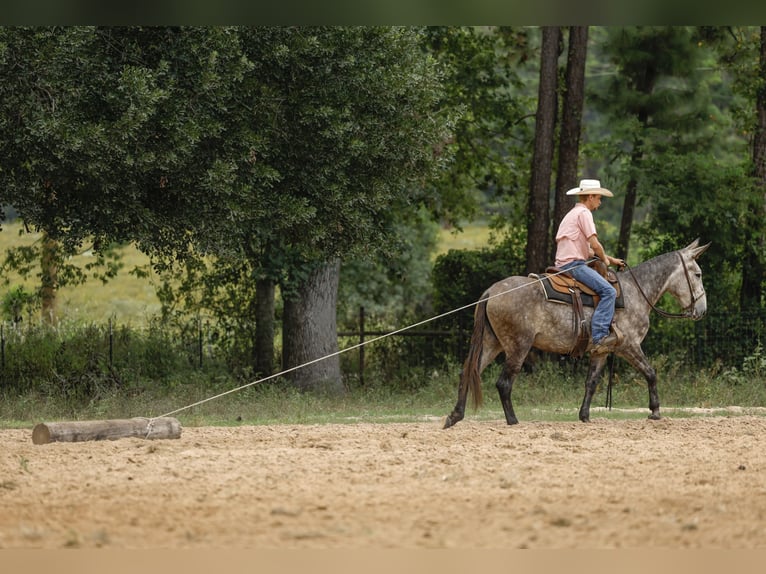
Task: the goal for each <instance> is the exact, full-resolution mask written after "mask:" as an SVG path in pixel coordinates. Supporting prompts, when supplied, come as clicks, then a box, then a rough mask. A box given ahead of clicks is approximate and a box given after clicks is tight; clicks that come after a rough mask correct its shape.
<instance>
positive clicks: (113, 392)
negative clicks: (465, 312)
mask: <svg viewBox="0 0 766 574" xmlns="http://www.w3.org/2000/svg"><path fill="white" fill-rule="evenodd" d="M654 362H655V364H656V365H657V367H658V369H657V370H658V374H659V393H660V401H661V404H662V412H663V414H664V415H665V416H671V417H676V418H680V417H692V416H709V415H716V414H729V415H736V414H766V413H763V412H762V411H763V409H762V408H761V407H762V405H765V404H766V376H764V375H759V376H758V377H755V376H753V374H749V375H748V374H744V373H740V375H744V376H741V377H732V376H726V375H725V373H717V372H715V371H712V370H708V371H701V372H699V373H691V372H689V371H688V370H686V371H683V370H682V369H680V368H678V367H675V366H673V365H670V364H668V363H666V362H664V361H663V360H662V358H659V359H658V360H656V361H654ZM584 367H585V366H584V365H580V366H578V368H577V369H576V370H574V371H573V370H572V369H571V368H569V367H566V368H561V367H559V366H557V365H555V364H552V363H549V364H544V365H543V366H542V367H540V368H539V369H537V370H536V371H535V372H534V373H522V374H521V375H520V376H519V377H518V379H517V381H516V384H515V386H514V392H513V401H514V406H515V408H516V414H517V416H518V418H519V420H520V421H521V422H525V421H527V422H528V421H573V422H576V421H577V420H578V418H577V412H578V409H579V406H580V402H581V401H582V396H583V390H584V389H583V384H584V379H585V372H584ZM498 369H499V367H498V366H497V365H492V366H491V367H490V368H488V369H487V370H486V371H485V373H484V375H483V382H484V384H483V389H484V399H485V403H484V405H483V406H482V407H480V408H479V409H478V410H476V411H474V410H473V408H472V406H471V404H470V403H469V405H468V408H467V410H466V419H467V420H479V421H498V422H499V423H503V420H504V418H503V411H502V407H501V405H500V402H499V400H498V397H497V393H496V391H495V389H494V381H495V379H496V378H497V375H498ZM458 373H459V367H458V366H457V365H454V366H451V367H449V368H445V369H444V370H442V371H441V372H436V371H431V372H430V373H425V372H421V371H419V370H418V369H414V372H413V378H414V379H417V380H420V381H424V382H423V383H422V385H421V386H419V387H417V388H414V389H413V388H402V387H398V386H390V387H387V386H384V385H383V384H380V383H375V384H372V385H371V386H368V387H365V388H360V387H358V386H355V385H354V384H353V383H352V384H351V385H350V388H349V390H348V392H347V393H346V394H345V396H342V397H329V396H321V395H316V394H311V393H301V392H298V391H296V390H294V389H292V388H291V387H289V386H288V384H287V383H286V382H284V381H280V380H279V379H276V380H272V381H268V382H265V383H262V384H256V385H251V386H247V387H245V388H242V389H240V390H237V391H234V392H231V393H229V394H227V395H225V396H223V397H220V398H217V399H213V400H208V399H212V397H215V396H216V395H218V394H221V393H225V392H227V391H230V390H232V389H236V388H237V385H236V384H235V383H232V382H231V381H228V380H226V379H220V380H205V379H203V378H201V377H200V379H199V380H192V381H178V382H177V383H176V384H174V385H170V386H168V387H167V388H164V389H163V388H158V387H157V386H156V385H152V384H151V383H150V382H147V383H146V384H143V385H132V386H130V387H129V388H121V389H109V390H106V391H104V392H102V393H101V395H100V397H99V399H98V400H92V401H89V402H82V401H80V402H73V401H68V400H64V399H54V398H51V397H50V396H43V395H40V394H33V393H32V394H26V395H22V396H16V395H13V396H0V426H1V427H5V428H31V427H32V426H33V425H34V424H36V423H37V422H41V421H56V420H99V419H115V418H129V417H155V416H161V415H165V414H169V413H172V414H171V416H173V417H175V418H177V419H178V420H179V421H180V422H181V424H182V425H184V426H187V427H188V426H206V425H216V426H235V425H265V424H325V423H336V424H353V423H359V422H372V423H387V422H432V423H433V424H435V425H441V424H442V421H443V419H444V417H445V416H446V415H447V414H448V413H449V412H450V411H451V410H452V407H453V406H454V404H455V400H456V398H457V377H458ZM605 400H606V378H604V379H603V380H602V382H601V384H600V385H599V388H598V390H597V392H596V395H595V397H594V400H593V404H592V408H593V411H592V417H593V418H607V419H618V420H619V419H645V418H646V417H647V416H648V414H649V410H648V408H647V403H648V394H647V389H646V384H645V382H644V381H643V379H642V378H641V377H640V376H639V375H638V374H637V373H635V372H634V371H633V370H632V369H631V368H630V367H628V366H627V365H619V366H618V368H617V376H616V378H615V386H614V388H613V394H612V403H613V410H611V411H609V410H606V409H604V406H605ZM198 401H206V402H204V404H201V405H198V406H194V407H191V408H186V407H188V406H189V405H192V404H194V403H196V402H198ZM733 405H737V406H739V407H742V408H743V410H741V411H735V412H730V411H726V410H724V409H725V408H726V407H729V406H733ZM173 411H178V412H173Z"/></svg>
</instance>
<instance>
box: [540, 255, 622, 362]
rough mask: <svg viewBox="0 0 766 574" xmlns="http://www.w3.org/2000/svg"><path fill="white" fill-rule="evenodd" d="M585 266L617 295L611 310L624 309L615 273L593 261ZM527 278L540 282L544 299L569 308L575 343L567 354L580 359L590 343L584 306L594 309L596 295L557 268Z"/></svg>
mask: <svg viewBox="0 0 766 574" xmlns="http://www.w3.org/2000/svg"><path fill="white" fill-rule="evenodd" d="M588 266H589V267H592V268H594V269H595V270H596V271H598V272H599V274H600V275H601V276H602V277H604V279H606V280H607V281H609V283H610V284H611V285H612V287H614V289H615V291H616V292H617V297H616V299H615V304H614V307H615V309H623V308H624V307H625V301H624V299H623V296H622V286H621V285H620V280H619V278H618V277H617V274H616V273H615V272H614V271H611V270H610V269H608V268H607V266H606V265H605V264H604V262H603V261H598V260H597V261H593V262H591V263H589V264H588ZM530 277H532V278H534V279H539V283H540V285H541V286H542V289H543V293H544V294H545V298H546V300H548V301H551V302H553V303H561V304H565V305H572V311H573V327H572V331H573V336H574V340H575V344H574V346H573V347H572V350H571V351H570V353H569V354H570V355H572V356H573V357H575V358H578V357H581V356H582V355H583V354H584V353H585V349H586V348H587V347H588V343H589V342H590V326H589V325H587V324H586V321H585V313H584V311H583V307H596V305H598V302H599V299H600V298H599V296H598V295H597V294H596V293H595V291H593V290H592V289H591V288H590V287H588V286H587V285H583V284H582V283H580V282H579V281H577V280H576V279H575V278H574V277H572V276H571V275H570V274H569V273H568V272H566V271H562V270H561V269H559V268H557V267H548V268H547V269H546V270H545V273H543V274H541V275H537V274H535V273H531V274H530Z"/></svg>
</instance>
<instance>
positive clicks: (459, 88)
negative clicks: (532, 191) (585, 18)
mask: <svg viewBox="0 0 766 574" xmlns="http://www.w3.org/2000/svg"><path fill="white" fill-rule="evenodd" d="M531 35H534V32H531V31H530V30H529V29H523V28H510V27H470V26H434V27H429V28H427V29H426V30H425V32H424V43H425V45H426V48H427V49H428V50H429V51H430V52H431V53H433V54H434V56H435V57H436V58H437V59H438V61H439V62H440V63H442V64H443V65H444V66H445V68H446V77H445V80H444V85H445V90H446V92H447V95H446V100H447V104H448V105H450V106H453V107H455V108H456V109H459V110H462V114H461V116H460V118H459V119H458V121H457V122H456V124H455V130H454V138H453V140H452V141H451V142H450V144H449V145H450V147H451V148H453V150H454V161H453V162H452V163H451V164H450V165H449V169H447V170H446V171H445V172H444V173H443V175H442V176H441V177H440V179H439V180H438V181H437V182H435V184H434V186H435V188H436V189H438V190H439V195H438V196H436V195H435V196H434V197H433V201H432V202H430V203H429V207H430V208H431V209H432V210H433V211H434V213H435V214H436V215H437V216H438V217H439V218H441V219H442V220H444V221H447V222H449V223H451V224H454V225H459V224H460V221H461V217H463V216H472V215H474V214H475V210H476V208H477V204H480V205H482V207H484V208H485V209H490V210H491V211H492V212H497V211H500V212H501V213H502V214H503V215H504V217H509V216H513V215H514V214H515V213H516V212H514V211H512V210H509V209H507V208H506V206H505V202H506V199H507V197H509V196H511V197H513V196H516V195H517V194H519V192H520V191H521V193H520V195H521V196H522V197H523V198H525V197H526V193H525V191H526V189H527V185H526V181H527V177H528V176H527V172H528V166H529V162H530V158H531V151H530V149H529V147H528V144H529V143H530V142H531V141H532V133H533V124H532V122H531V119H532V117H533V116H534V96H533V94H534V93H535V90H534V87H530V86H529V85H528V84H527V83H525V82H524V81H523V78H524V76H525V75H526V74H528V73H530V72H529V71H530V70H531V69H532V68H533V66H532V65H531V62H530V53H531V51H532V50H533V41H532V39H531V38H530V36H531ZM501 198H502V199H501Z"/></svg>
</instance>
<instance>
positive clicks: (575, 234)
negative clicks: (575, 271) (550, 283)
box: [556, 203, 596, 267]
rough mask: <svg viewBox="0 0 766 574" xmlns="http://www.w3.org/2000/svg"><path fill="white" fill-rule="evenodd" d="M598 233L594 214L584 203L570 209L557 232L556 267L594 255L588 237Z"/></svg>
mask: <svg viewBox="0 0 766 574" xmlns="http://www.w3.org/2000/svg"><path fill="white" fill-rule="evenodd" d="M593 235H596V224H595V223H594V222H593V214H592V213H591V211H590V209H588V208H587V207H585V205H583V204H582V203H578V204H577V205H575V206H574V207H573V208H572V209H570V210H569V213H567V214H566V215H565V216H564V219H562V220H561V225H559V230H558V232H557V233H556V267H561V266H562V265H564V264H565V263H569V262H570V261H575V260H577V259H582V260H585V259H589V258H590V257H591V256H592V255H593V250H592V249H591V248H590V244H589V243H588V239H590V238H591V236H593Z"/></svg>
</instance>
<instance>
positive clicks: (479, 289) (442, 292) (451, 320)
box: [432, 232, 525, 360]
mask: <svg viewBox="0 0 766 574" xmlns="http://www.w3.org/2000/svg"><path fill="white" fill-rule="evenodd" d="M520 233H521V232H520ZM524 265H525V254H524V243H523V242H516V243H514V242H513V241H512V239H511V238H507V239H506V240H505V241H504V242H503V243H501V244H499V245H498V246H496V247H493V248H482V249H476V250H460V251H458V250H450V251H448V252H447V253H446V254H444V255H440V256H439V257H437V259H436V262H435V264H434V269H433V280H432V283H433V300H434V310H435V312H436V313H438V314H443V313H449V315H447V316H446V317H444V318H442V319H440V320H439V321H438V325H440V326H441V327H442V328H445V329H449V330H451V331H453V338H454V339H455V341H453V342H450V343H448V345H449V347H451V349H452V351H453V353H454V350H455V349H460V350H461V351H464V350H466V349H467V346H466V343H467V341H466V340H467V338H468V337H470V328H471V326H472V325H473V314H474V311H475V308H474V306H473V305H472V304H473V303H476V302H477V301H478V300H479V299H480V298H481V295H482V293H484V291H485V290H486V289H487V288H488V287H489V286H490V285H492V284H493V283H495V282H497V281H499V280H501V279H503V278H505V277H508V276H509V275H519V274H521V273H523V270H524ZM458 354H459V355H462V354H463V353H462V352H460V353H458ZM460 358H461V360H462V357H460Z"/></svg>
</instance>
